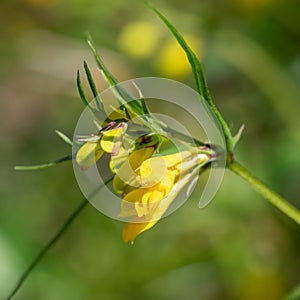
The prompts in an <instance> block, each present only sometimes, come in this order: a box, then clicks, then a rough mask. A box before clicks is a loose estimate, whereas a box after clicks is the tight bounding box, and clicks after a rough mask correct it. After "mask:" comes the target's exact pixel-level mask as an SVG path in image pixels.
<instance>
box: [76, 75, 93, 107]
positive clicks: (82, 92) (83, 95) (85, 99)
mask: <svg viewBox="0 0 300 300" xmlns="http://www.w3.org/2000/svg"><path fill="white" fill-rule="evenodd" d="M77 89H78V92H79V95H80V98H81V100H82V102H83V104H84V105H85V106H89V107H90V102H89V100H88V98H87V97H86V95H85V93H84V90H83V88H82V84H81V79H80V72H79V70H77Z"/></svg>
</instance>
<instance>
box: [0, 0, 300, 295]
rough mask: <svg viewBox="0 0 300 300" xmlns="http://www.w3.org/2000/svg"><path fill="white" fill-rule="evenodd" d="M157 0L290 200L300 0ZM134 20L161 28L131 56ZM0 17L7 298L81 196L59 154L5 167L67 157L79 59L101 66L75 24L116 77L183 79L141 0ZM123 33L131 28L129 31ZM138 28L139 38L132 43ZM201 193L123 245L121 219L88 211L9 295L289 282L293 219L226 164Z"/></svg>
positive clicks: (281, 288) (225, 291) (26, 0)
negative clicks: (200, 204)
mask: <svg viewBox="0 0 300 300" xmlns="http://www.w3.org/2000/svg"><path fill="white" fill-rule="evenodd" d="M156 5H158V6H159V7H160V9H161V10H162V11H164V13H165V14H166V15H168V17H169V18H170V20H171V21H172V22H173V23H174V24H175V25H176V26H177V27H178V29H179V30H180V31H181V32H183V33H185V34H186V35H187V36H191V37H192V39H193V40H195V41H196V43H195V44H196V45H195V48H196V51H198V54H199V55H201V57H202V60H203V64H204V69H205V72H206V74H207V75H208V83H209V86H210V89H211V92H212V96H213V98H214V99H215V102H216V104H217V105H218V107H219V108H220V110H221V111H222V112H223V113H224V115H225V116H226V118H227V120H228V121H229V123H230V124H232V128H233V129H238V128H239V126H240V125H241V123H245V124H246V130H245V133H244V135H243V138H242V140H241V142H240V144H239V146H238V149H237V153H238V156H239V158H240V160H242V162H243V163H244V164H245V165H248V166H249V167H250V169H251V170H252V171H253V172H255V173H256V174H257V175H258V176H260V177H261V178H263V179H264V181H265V182H267V183H268V184H269V185H270V186H272V187H274V189H275V190H276V191H277V192H279V193H280V194H282V195H284V196H286V198H287V199H290V201H291V202H292V203H293V204H294V205H295V206H297V207H298V208H300V200H299V194H300V187H299V182H300V172H299V170H300V156H299V150H298V149H299V147H300V135H299V126H300V124H299V122H300V118H299V117H298V115H299V113H300V104H299V99H300V97H299V96H300V91H299V89H300V87H299V82H300V45H299V40H300V39H299V36H300V23H299V19H300V10H299V9H298V1H296V0H294V1H293V0H288V1H283V0H264V1H258V0H233V1H220V0H213V1H208V0H206V1H196V0H191V1H189V2H188V3H187V2H186V1H178V0H177V1H175V0H171V1H168V2H167V1H162V2H160V3H157V4H156ZM142 21H143V22H147V24H148V25H149V24H153V26H154V27H155V28H158V31H157V29H154V30H152V29H150V30H152V32H154V35H153V36H152V38H153V40H152V42H153V43H154V46H155V47H154V46H153V49H151V51H144V52H143V55H136V54H135V53H136V51H131V50H130V49H129V50H128V48H126V47H124V43H122V42H121V36H122V35H123V36H124V34H125V33H124V30H125V29H124V28H127V27H128V26H129V25H130V24H140V23H139V22H142ZM0 25H1V26H0V33H1V37H2V39H1V47H0V65H1V69H0V75H1V83H0V91H1V101H0V115H1V120H2V123H1V124H2V126H1V127H0V131H1V138H2V139H1V148H0V155H1V158H2V159H1V163H2V166H1V169H0V179H1V188H0V197H1V204H0V205H1V209H0V222H1V227H0V297H1V298H3V297H4V296H5V295H7V293H8V291H9V290H10V289H11V288H12V286H13V284H14V283H15V281H16V280H17V278H18V276H19V275H20V274H21V272H22V271H23V270H24V268H25V267H26V266H27V265H28V263H29V261H31V260H32V258H33V257H34V256H35V254H36V253H37V252H38V250H39V249H40V248H41V247H42V246H43V245H44V244H45V242H46V241H47V240H48V239H49V237H51V236H52V234H53V233H54V232H55V231H56V230H57V229H58V228H59V227H60V225H61V224H62V223H63V221H64V220H65V218H66V216H68V215H69V213H70V212H71V211H72V209H73V208H74V207H75V206H76V205H77V204H78V203H79V202H80V200H81V198H82V195H81V192H80V190H79V188H78V187H77V183H76V180H75V178H74V175H73V171H72V166H71V164H69V163H65V164H62V165H59V166H57V167H55V168H52V169H48V170H43V171H40V172H28V173H20V172H15V171H14V170H13V166H14V165H16V164H31V163H40V162H45V161H49V160H52V159H55V158H57V157H61V156H63V155H64V154H69V153H70V151H71V149H70V147H69V146H68V145H65V144H64V143H62V142H61V141H60V139H59V138H57V136H56V134H55V133H54V130H55V129H60V130H63V131H64V132H66V133H68V134H69V135H72V133H73V129H74V126H75V124H76V122H77V118H78V117H79V115H80V113H81V110H82V109H83V106H82V104H81V102H80V100H79V96H78V95H77V93H76V82H75V78H76V70H77V69H78V68H81V66H82V61H83V60H84V59H87V60H88V61H89V65H90V66H91V67H92V66H94V69H93V72H94V74H97V70H96V67H95V64H94V63H93V60H92V56H91V54H90V53H89V50H88V47H87V45H86V44H85V42H84V33H85V31H86V30H88V31H89V32H90V33H91V34H92V36H93V38H94V40H95V42H96V44H97V45H98V46H99V51H100V52H101V53H103V56H104V59H105V61H106V64H107V65H108V66H110V68H111V69H112V71H113V73H114V74H115V75H116V76H117V77H118V78H119V79H120V80H124V79H130V78H134V77H142V76H161V75H163V76H168V77H171V78H175V79H177V80H181V81H183V82H185V83H187V84H190V85H192V84H193V80H192V77H191V73H190V72H188V71H186V69H185V65H184V64H181V62H182V59H183V58H182V56H181V55H182V54H180V53H178V52H176V51H178V50H176V49H177V48H176V44H175V45H174V46H173V45H171V46H170V44H169V43H170V34H169V32H168V31H167V29H166V28H164V26H163V24H161V23H159V21H158V20H157V18H156V17H155V16H154V15H153V13H152V12H150V11H149V10H148V9H147V8H146V7H145V5H143V4H142V2H141V1H137V0H132V1H130V3H128V2H126V1H121V0H110V1H107V0H102V1H83V0H71V1H62V0H19V1H8V0H4V1H1V4H0ZM150 27H151V26H150ZM155 30H156V31H155ZM128 32H129V33H127V34H129V36H128V37H127V38H130V34H131V33H132V32H133V31H132V30H129V31H128ZM137 32H138V30H137ZM155 32H159V37H157V38H155V36H156V34H155ZM150 37H151V35H150V36H149V38H150ZM142 38H143V36H140V37H139V35H137V37H136V45H133V47H139V43H142ZM123 39H124V37H123ZM139 39H141V41H140V40H139ZM145 49H146V50H147V47H145ZM166 49H167V50H166ZM164 51H167V52H166V53H167V54H165V52H164ZM168 51H169V52H168ZM139 53H140V52H139ZM145 53H146V54H145ZM162 53H163V54H162ZM163 55H164V56H163ZM161 57H174V60H175V61H180V64H179V66H177V65H176V66H175V67H176V68H177V69H172V67H174V63H173V61H172V60H170V62H169V63H166V64H165V66H164V69H161V66H162V63H161V62H162V60H161ZM178 57H179V58H180V59H178ZM163 61H164V62H166V60H165V59H164V60H163ZM178 68H179V69H178ZM178 70H179V72H178ZM182 70H183V71H182ZM94 77H95V76H94ZM96 77H97V76H96ZM99 77H100V76H99ZM97 84H98V86H99V87H100V89H103V88H105V85H104V84H103V82H102V81H100V80H99V82H97ZM197 200H198V197H197V195H194V196H193V197H192V199H190V201H188V203H186V204H185V205H184V206H183V207H182V208H181V209H180V210H178V211H177V212H176V213H174V214H172V215H171V216H169V217H168V218H166V219H163V220H162V221H160V222H159V224H158V225H157V226H155V227H154V228H153V229H151V230H150V231H149V232H147V233H145V234H143V235H142V236H141V237H139V238H138V239H137V241H136V243H135V245H134V246H131V245H127V244H124V243H123V241H122V239H121V227H122V224H119V223H118V222H116V221H113V220H111V219H109V218H107V217H105V216H103V215H102V214H100V213H99V212H98V211H96V210H95V209H94V208H93V207H88V208H87V209H86V210H85V211H84V212H83V213H82V215H81V216H80V217H79V218H78V220H76V222H75V223H74V224H73V225H72V227H71V228H70V230H69V231H68V232H67V233H66V234H65V235H64V237H63V238H62V239H61V240H60V241H59V243H58V244H57V245H55V247H54V248H53V249H52V250H51V251H50V252H49V253H48V255H47V256H46V257H45V259H44V260H43V261H42V262H41V264H40V265H39V266H38V267H37V269H36V270H35V271H34V272H33V273H32V275H31V277H30V278H29V280H28V281H27V282H26V283H25V285H24V287H23V288H22V289H21V290H20V292H19V293H18V294H17V296H16V299H25V300H26V299H45V300H48V299H49V300H50V299H51V300H52V299H57V300H59V299H75V300H76V299H108V300H109V299H141V298H144V299H187V298H188V299H205V300H206V299H207V300H208V299H243V300H247V299H270V300H276V299H282V298H283V297H284V296H286V295H287V294H288V293H289V291H290V290H292V288H293V287H294V286H296V285H297V284H299V281H300V256H299V253H300V242H299V241H300V239H299V237H300V235H299V228H298V227H297V225H296V224H294V223H293V222H292V221H290V220H288V219H287V218H285V217H284V216H283V215H281V214H280V213H279V212H277V211H276V209H274V208H272V207H270V206H269V205H268V204H266V203H265V201H264V200H263V199H261V198H260V196H258V195H257V194H255V192H253V191H252V190H251V189H250V187H249V186H247V184H245V183H244V182H242V181H241V180H240V179H239V178H237V177H235V176H234V175H233V174H230V173H228V174H226V177H225V179H224V182H223V185H222V187H221V188H220V190H219V192H218V194H217V196H216V197H215V199H214V200H213V201H212V202H211V204H210V205H209V206H207V207H206V208H205V209H203V210H200V209H198V208H197Z"/></svg>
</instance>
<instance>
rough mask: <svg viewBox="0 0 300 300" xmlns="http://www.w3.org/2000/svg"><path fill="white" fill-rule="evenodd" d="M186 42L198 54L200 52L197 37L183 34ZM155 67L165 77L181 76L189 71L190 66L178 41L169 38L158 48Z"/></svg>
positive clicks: (199, 54)
mask: <svg viewBox="0 0 300 300" xmlns="http://www.w3.org/2000/svg"><path fill="white" fill-rule="evenodd" d="M184 38H185V39H186V41H187V43H188V44H189V45H190V47H191V48H192V49H193V51H194V52H195V53H197V55H198V56H200V57H201V56H202V55H201V54H202V53H201V47H200V46H202V45H201V43H200V41H199V38H198V37H196V36H193V35H185V36H184ZM156 67H157V69H158V71H159V73H160V74H161V75H163V76H165V77H172V78H182V77H185V76H186V75H188V74H189V73H191V67H190V64H189V61H188V59H187V57H186V54H185V52H184V51H183V50H182V49H181V47H179V46H178V42H177V41H176V40H174V39H173V38H170V39H169V40H168V41H167V42H166V43H165V45H163V47H162V48H161V49H160V52H159V53H158V56H157V58H156Z"/></svg>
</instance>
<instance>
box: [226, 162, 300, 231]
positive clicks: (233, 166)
mask: <svg viewBox="0 0 300 300" xmlns="http://www.w3.org/2000/svg"><path fill="white" fill-rule="evenodd" d="M228 168H229V169H230V170H231V171H232V172H234V173H235V174H237V175H238V176H240V177H241V178H243V179H244V180H245V181H246V182H247V183H249V184H250V185H251V186H252V187H253V189H255V190H256V191H257V192H258V193H259V194H261V195H262V196H263V197H264V198H265V199H266V200H268V201H269V202H270V203H271V204H272V205H274V206H275V207H277V208H278V209H279V210H280V211H281V212H283V213H284V214H285V215H287V216H288V217H290V218H291V219H292V220H293V221H295V222H296V223H297V224H298V225H300V211H299V210H298V209H297V208H295V207H294V206H292V205H291V204H289V203H288V202H287V201H286V200H285V199H284V198H283V197H281V196H280V195H278V194H277V193H275V192H274V191H272V190H271V189H270V188H269V187H268V186H266V185H265V184H264V183H263V182H261V181H260V180H259V179H258V178H257V177H255V176H254V175H252V174H251V173H250V172H249V171H248V170H247V169H246V168H244V167H243V166H242V165H240V164H239V163H238V162H237V161H234V160H233V161H231V162H230V163H228Z"/></svg>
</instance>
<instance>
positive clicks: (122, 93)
mask: <svg viewBox="0 0 300 300" xmlns="http://www.w3.org/2000/svg"><path fill="white" fill-rule="evenodd" d="M87 43H88V45H89V47H90V49H91V50H92V52H93V55H94V57H95V60H96V63H97V65H98V67H99V69H100V71H101V72H102V75H103V77H104V79H105V80H106V82H107V83H108V85H109V86H110V87H112V88H114V89H113V92H114V93H115V95H116V97H117V99H118V100H119V102H120V104H121V105H124V106H125V107H126V109H128V110H130V112H131V113H133V114H135V115H137V116H138V115H143V114H145V113H146V112H144V111H143V107H142V106H141V104H140V103H139V101H136V100H134V97H132V96H131V95H130V94H129V93H128V92H127V91H126V90H125V89H123V88H121V87H120V86H119V85H118V84H119V81H118V80H117V79H116V78H115V77H114V76H113V75H112V73H111V72H110V71H109V70H108V68H107V67H106V66H105V64H104V62H103V60H102V58H101V57H100V55H99V54H98V52H97V50H96V47H95V45H94V42H93V40H92V37H91V35H90V34H87ZM128 102H129V103H130V104H128Z"/></svg>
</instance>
